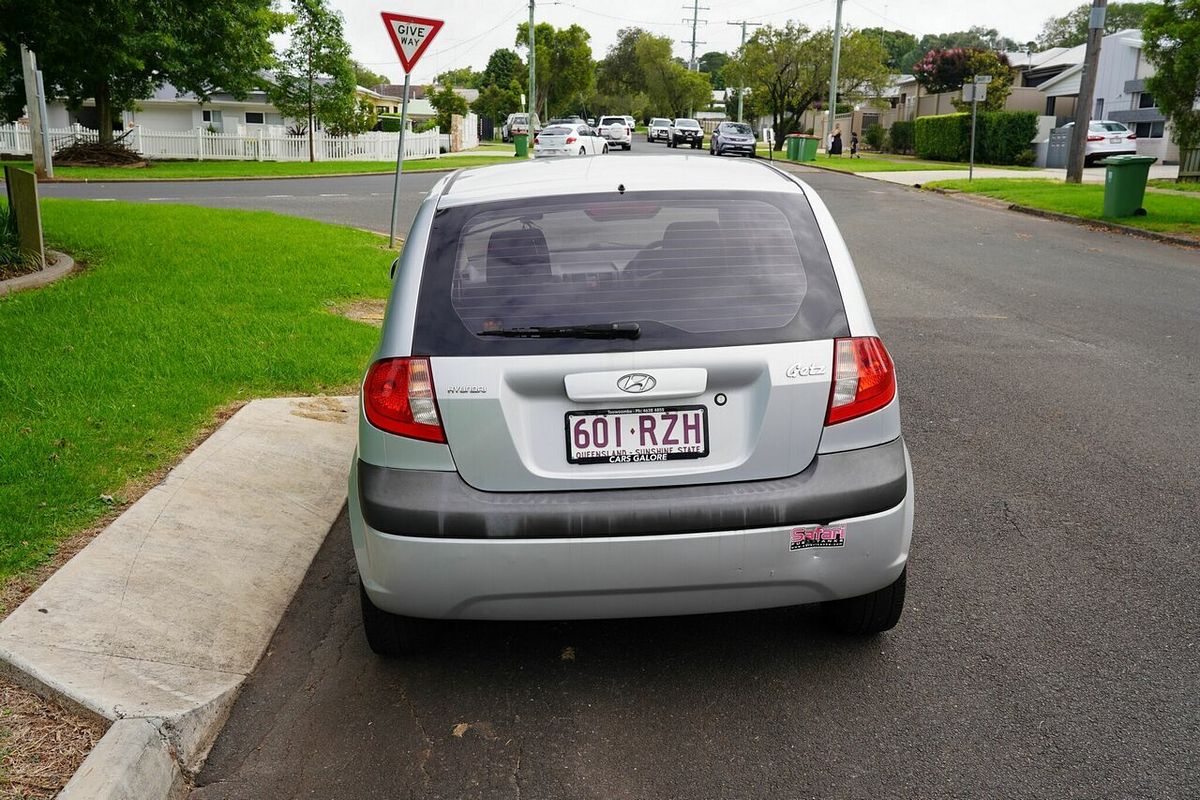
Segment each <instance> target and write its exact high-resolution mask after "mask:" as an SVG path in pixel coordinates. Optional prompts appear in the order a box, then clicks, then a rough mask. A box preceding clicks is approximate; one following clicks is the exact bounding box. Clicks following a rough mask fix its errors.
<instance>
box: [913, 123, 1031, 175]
mask: <svg viewBox="0 0 1200 800" xmlns="http://www.w3.org/2000/svg"><path fill="white" fill-rule="evenodd" d="M892 128H893V130H894V129H895V125H893V126H892ZM915 133H916V150H917V155H918V156H919V157H920V158H928V159H933V160H935V161H967V160H968V159H969V158H970V152H971V115H970V114H942V115H940V116H935V117H921V118H919V119H917V120H916V125H915ZM1036 134H1037V114H1036V113H1034V112H1033V111H985V112H982V113H980V114H979V119H978V120H977V123H976V127H975V161H976V162H978V163H983V164H1012V163H1014V162H1015V161H1016V159H1017V157H1018V156H1019V155H1020V154H1021V153H1023V152H1024V151H1026V150H1028V149H1029V143H1030V142H1031V141H1032V140H1033V137H1034V136H1035V135H1036ZM894 136H895V134H894V133H893V137H894ZM893 141H894V139H893Z"/></svg>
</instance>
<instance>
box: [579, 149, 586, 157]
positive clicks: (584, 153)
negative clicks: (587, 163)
mask: <svg viewBox="0 0 1200 800" xmlns="http://www.w3.org/2000/svg"><path fill="white" fill-rule="evenodd" d="M579 155H581V156H586V155H587V148H586V147H581V148H579Z"/></svg>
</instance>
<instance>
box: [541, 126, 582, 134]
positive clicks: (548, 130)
mask: <svg viewBox="0 0 1200 800" xmlns="http://www.w3.org/2000/svg"><path fill="white" fill-rule="evenodd" d="M574 132H575V131H574V130H572V129H571V128H565V127H563V126H561V125H558V126H555V127H553V128H546V129H545V130H543V131H542V134H541V135H542V136H566V135H567V134H568V133H574Z"/></svg>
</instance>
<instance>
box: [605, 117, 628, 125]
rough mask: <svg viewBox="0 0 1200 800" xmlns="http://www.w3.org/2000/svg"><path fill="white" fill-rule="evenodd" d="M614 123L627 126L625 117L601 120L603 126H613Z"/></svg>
mask: <svg viewBox="0 0 1200 800" xmlns="http://www.w3.org/2000/svg"><path fill="white" fill-rule="evenodd" d="M613 123H616V124H618V125H625V124H626V122H625V118H624V117H603V118H602V119H601V120H600V124H601V125H612V124H613Z"/></svg>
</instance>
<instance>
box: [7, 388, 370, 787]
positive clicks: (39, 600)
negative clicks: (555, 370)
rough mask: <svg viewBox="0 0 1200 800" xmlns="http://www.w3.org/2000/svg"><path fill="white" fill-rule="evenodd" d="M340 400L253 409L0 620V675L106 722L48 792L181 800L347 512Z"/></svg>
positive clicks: (347, 443)
mask: <svg viewBox="0 0 1200 800" xmlns="http://www.w3.org/2000/svg"><path fill="white" fill-rule="evenodd" d="M353 408H354V401H353V398H307V399H306V398H276V399H270V400H256V401H253V402H251V403H249V404H248V405H246V406H245V407H244V408H242V409H241V410H240V411H239V412H238V413H237V414H235V415H234V416H233V417H232V418H231V419H230V420H229V421H228V422H226V423H225V425H224V426H222V427H221V428H220V429H219V430H218V431H217V432H216V433H214V434H213V435H212V436H211V437H209V438H208V440H207V441H205V442H204V443H203V444H201V445H200V446H199V447H198V448H196V450H195V451H193V452H192V453H191V454H190V455H188V456H187V457H186V458H185V459H184V460H183V461H182V462H181V463H180V464H179V466H177V467H176V468H175V469H174V470H172V471H171V473H170V474H169V475H168V476H167V478H166V479H165V480H164V481H163V482H162V483H161V484H159V485H158V486H156V487H155V488H153V489H151V490H150V491H149V492H147V493H146V495H145V496H143V497H142V498H141V499H140V500H138V502H136V503H135V504H133V505H132V506H131V507H130V508H129V509H128V510H127V511H126V512H125V513H124V514H122V515H121V516H120V517H118V518H117V519H116V520H115V521H114V522H113V523H112V524H111V525H110V526H109V527H108V528H106V529H105V530H104V531H103V532H102V533H101V534H100V535H99V536H97V537H96V539H95V540H93V541H92V542H91V543H90V544H89V545H88V546H87V547H86V548H84V549H83V550H82V551H81V552H80V553H79V554H78V555H77V556H75V557H74V558H73V559H71V560H70V561H69V562H68V563H67V564H66V565H64V566H63V567H62V568H61V569H60V570H59V571H58V572H56V573H55V574H54V575H53V576H52V577H51V578H50V580H48V581H47V582H46V583H45V584H44V585H43V586H42V587H41V588H39V589H38V590H37V591H36V592H34V593H33V594H32V595H31V596H30V597H29V599H27V600H26V601H25V602H24V603H22V604H21V606H20V607H18V608H17V609H16V610H15V611H13V612H12V614H11V615H9V617H8V618H7V619H6V620H4V622H3V623H0V666H3V667H4V668H5V669H6V671H7V672H8V673H10V674H11V675H12V677H13V678H14V679H15V680H17V681H18V682H20V683H22V684H24V685H26V686H28V687H30V688H33V689H34V690H36V691H39V692H41V693H42V694H46V695H49V696H52V697H54V698H56V699H58V700H60V701H62V702H65V703H68V704H70V705H73V706H75V707H79V708H82V709H85V710H87V711H90V712H91V713H93V714H96V715H98V716H101V717H103V718H105V719H109V720H113V725H112V726H111V727H110V728H109V730H108V733H106V734H105V735H104V737H103V738H102V739H101V741H100V743H99V744H98V745H97V746H96V748H95V749H94V750H93V751H92V753H91V754H90V755H89V756H88V758H87V759H86V760H85V761H84V763H83V765H82V766H81V767H80V769H79V771H78V772H76V774H75V776H74V777H73V778H72V779H71V781H70V783H68V784H67V786H66V788H65V789H63V792H62V793H61V794H60V795H59V797H60V798H64V799H65V800H79V799H81V798H87V799H88V800H108V799H111V800H116V799H117V798H134V797H136V798H139V800H157V799H158V798H170V797H178V796H180V795H181V793H182V792H183V791H184V790H185V789H186V787H187V785H188V783H189V781H190V780H191V778H192V777H193V776H194V775H195V774H196V772H197V771H198V770H199V768H200V766H201V765H202V764H203V762H204V759H205V757H206V756H207V754H208V750H209V748H210V747H211V746H212V743H213V741H214V739H215V738H216V735H217V733H218V732H219V731H220V729H221V726H222V725H223V724H224V722H225V719H226V717H227V716H228V714H229V710H230V708H231V706H232V704H233V701H234V698H235V697H236V696H237V693H238V690H239V688H240V687H241V685H242V683H243V681H244V680H245V679H246V676H247V675H249V674H250V673H251V672H252V671H253V669H254V667H255V665H256V664H257V663H258V661H259V659H260V658H261V657H262V655H263V653H264V652H265V650H266V647H267V645H268V643H269V642H270V639H271V636H272V634H273V633H274V631H275V627H276V625H277V624H278V622H279V619H280V617H282V615H283V612H284V611H285V610H286V609H287V606H288V604H289V603H290V602H291V599H292V596H293V594H294V593H295V591H296V589H297V588H298V587H299V585H300V581H301V579H302V578H303V576H304V574H305V571H306V570H307V569H308V566H309V563H310V562H311V561H312V558H313V556H314V555H315V554H316V552H317V550H318V549H319V548H320V546H321V543H322V542H323V541H324V539H325V536H326V534H327V533H328V532H329V528H330V526H331V525H332V524H333V521H334V519H335V518H336V517H337V515H338V513H339V512H340V510H341V508H342V506H343V504H344V503H345V501H346V470H347V465H348V464H349V462H350V458H351V454H352V452H353V450H354V442H355V423H356V416H355V414H354V412H353Z"/></svg>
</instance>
